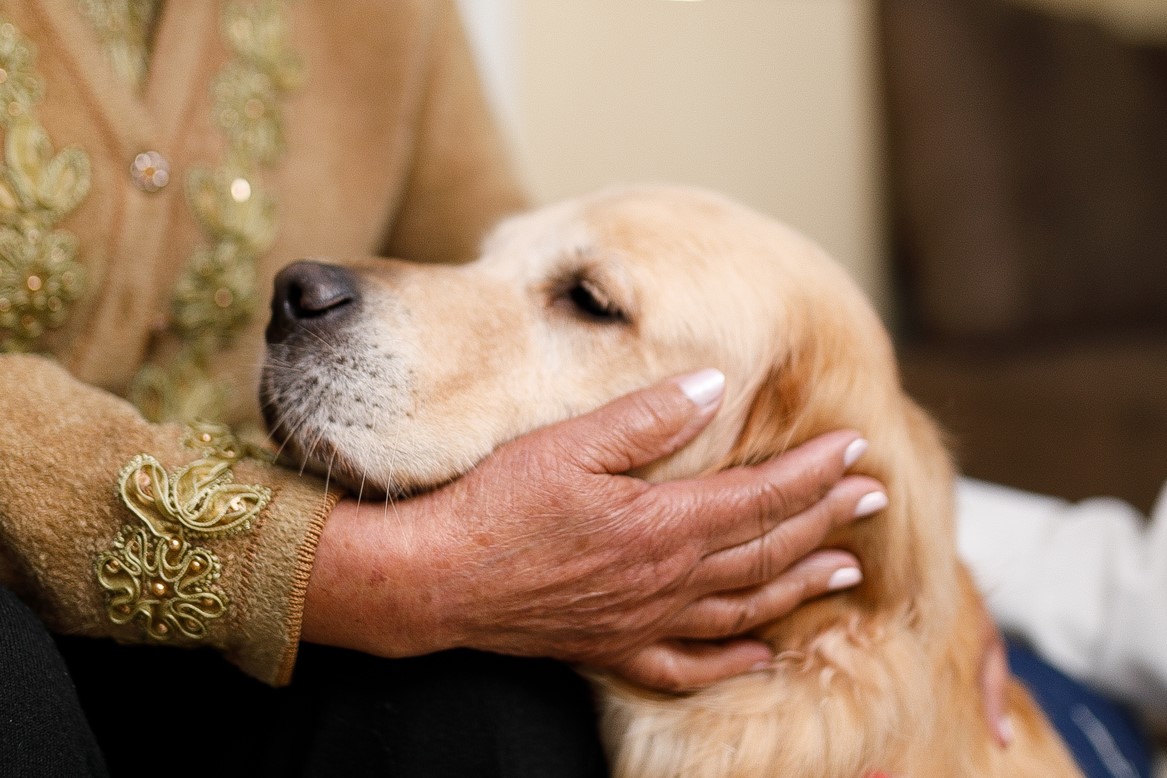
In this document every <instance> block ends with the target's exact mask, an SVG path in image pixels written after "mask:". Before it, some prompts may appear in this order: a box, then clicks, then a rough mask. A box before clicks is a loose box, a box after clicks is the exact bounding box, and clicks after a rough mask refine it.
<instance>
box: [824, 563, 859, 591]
mask: <svg viewBox="0 0 1167 778" xmlns="http://www.w3.org/2000/svg"><path fill="white" fill-rule="evenodd" d="M862 580H863V571H861V570H860V569H859V568H858V567H840V568H839V569H838V570H836V571H835V572H833V573H831V577H830V578H829V579H827V591H831V592H835V591H838V590H839V589H847V588H849V587H851V586H854V585H855V584H857V583H859V582H860V581H862Z"/></svg>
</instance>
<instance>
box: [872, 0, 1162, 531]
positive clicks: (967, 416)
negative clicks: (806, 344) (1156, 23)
mask: <svg viewBox="0 0 1167 778" xmlns="http://www.w3.org/2000/svg"><path fill="white" fill-rule="evenodd" d="M880 25H881V37H882V40H881V44H882V57H883V66H884V77H885V90H886V93H885V97H886V101H885V107H886V114H885V115H886V120H887V138H888V152H889V172H890V178H891V181H892V191H891V205H892V215H893V224H894V238H895V245H896V252H895V257H894V268H895V271H896V274H897V282H898V284H897V286H898V289H899V291H900V293H901V298H900V301H899V302H900V308H901V310H902V311H903V316H902V321H900V322H899V331H900V335H901V343H902V351H903V358H904V363H905V377H906V380H907V383H908V386H909V389H910V390H911V391H912V392H913V393H914V394H915V395H916V396H917V397H918V398H919V399H920V400H921V402H922V403H923V404H924V405H925V406H927V407H928V408H929V409H930V410H931V411H932V412H933V413H934V414H936V415H937V416H938V417H939V418H940V420H941V421H942V423H943V424H944V425H945V426H946V427H947V428H948V430H949V431H950V433H952V436H953V439H954V442H955V448H956V451H957V455H958V458H959V460H960V463H961V465H962V467H963V469H964V471H965V472H966V473H968V474H969V475H972V476H975V477H978V478H985V479H989V480H993V481H997V482H1001V483H1006V484H1010V485H1014V486H1018V487H1021V488H1026V489H1031V490H1035V491H1039V492H1045V493H1049V494H1056V495H1060V496H1064V497H1069V498H1081V497H1086V496H1090V495H1096V494H1108V495H1114V496H1118V497H1122V498H1124V499H1127V500H1130V501H1132V502H1134V503H1135V504H1136V505H1138V506H1140V507H1142V508H1144V509H1146V508H1148V507H1149V506H1150V504H1151V502H1152V501H1153V498H1154V497H1155V495H1156V493H1157V492H1158V490H1159V488H1160V486H1161V485H1162V484H1163V482H1164V481H1165V480H1167V40H1165V41H1163V42H1162V44H1161V45H1160V44H1157V43H1134V42H1130V41H1126V40H1123V39H1121V38H1119V37H1117V36H1116V35H1115V34H1114V33H1112V32H1110V31H1107V30H1105V29H1103V28H1102V27H1099V26H1096V25H1094V24H1091V23H1089V22H1081V21H1072V20H1067V19H1062V18H1059V17H1055V16H1050V15H1046V14H1045V13H1042V12H1039V11H1033V10H1031V9H1029V8H1027V7H1023V6H1021V5H1015V4H1014V3H1013V2H1010V0H881V3H880Z"/></svg>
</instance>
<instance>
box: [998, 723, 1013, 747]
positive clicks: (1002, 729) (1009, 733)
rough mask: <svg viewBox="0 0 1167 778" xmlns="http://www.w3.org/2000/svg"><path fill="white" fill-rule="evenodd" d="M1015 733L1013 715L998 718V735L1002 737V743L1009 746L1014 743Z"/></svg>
mask: <svg viewBox="0 0 1167 778" xmlns="http://www.w3.org/2000/svg"><path fill="white" fill-rule="evenodd" d="M1015 734H1016V733H1015V731H1014V729H1013V717H1012V716H1002V717H1001V718H999V719H997V737H998V738H1000V739H1001V743H1002V745H1005V746H1008V745H1009V744H1010V743H1012V742H1013V737H1014V735H1015Z"/></svg>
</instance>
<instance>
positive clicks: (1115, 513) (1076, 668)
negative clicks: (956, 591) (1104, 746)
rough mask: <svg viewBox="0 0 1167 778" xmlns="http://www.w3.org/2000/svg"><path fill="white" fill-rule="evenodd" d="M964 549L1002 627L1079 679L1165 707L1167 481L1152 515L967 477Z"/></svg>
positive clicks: (1159, 709) (962, 497)
mask: <svg viewBox="0 0 1167 778" xmlns="http://www.w3.org/2000/svg"><path fill="white" fill-rule="evenodd" d="M957 509H958V516H959V532H958V538H959V547H960V552H961V555H962V557H963V558H964V559H965V561H966V562H967V563H968V564H969V567H971V568H972V570H973V573H974V575H975V577H976V579H977V582H978V583H979V584H980V586H981V589H982V591H984V592H985V593H986V599H987V600H988V604H989V608H990V610H992V612H993V615H994V616H995V617H996V618H997V620H998V621H999V622H1000V624H1001V626H1002V628H1003V629H1004V630H1005V631H1007V632H1010V633H1013V634H1015V635H1018V636H1020V637H1022V638H1024V639H1025V640H1026V641H1027V642H1029V643H1031V644H1032V645H1033V646H1034V648H1036V649H1037V651H1038V652H1039V653H1041V654H1042V655H1043V656H1045V657H1046V658H1047V659H1049V660H1050V661H1051V662H1053V663H1054V664H1055V665H1057V666H1058V667H1060V668H1061V669H1063V670H1065V671H1066V672H1067V673H1069V674H1071V675H1073V676H1075V677H1077V678H1079V679H1080V680H1082V681H1084V682H1086V683H1088V684H1090V685H1092V686H1095V687H1097V688H1100V689H1102V690H1104V691H1106V692H1108V693H1110V694H1112V695H1115V696H1117V697H1119V698H1121V699H1123V700H1125V701H1126V702H1128V703H1131V704H1133V705H1135V706H1137V707H1138V708H1140V709H1141V710H1142V711H1143V712H1144V713H1148V714H1151V715H1153V716H1155V717H1157V718H1163V717H1167V489H1165V490H1164V492H1163V494H1162V495H1161V496H1160V498H1159V501H1158V504H1157V506H1156V507H1155V510H1154V512H1153V514H1152V516H1151V520H1150V522H1149V523H1148V521H1147V517H1145V516H1143V515H1142V514H1141V513H1140V512H1139V511H1137V510H1135V509H1134V508H1133V507H1131V506H1130V505H1128V504H1126V503H1124V502H1122V501H1121V500H1116V499H1113V498H1095V499H1091V500H1083V501H1082V502H1079V503H1070V502H1066V501H1064V500H1058V499H1054V498H1051V497H1043V496H1039V495H1035V494H1030V493H1027V492H1021V491H1018V490H1015V489H1009V488H1006V487H1003V486H997V485H993V484H986V483H982V482H979V481H972V480H963V481H961V483H960V485H959V488H958V489H957Z"/></svg>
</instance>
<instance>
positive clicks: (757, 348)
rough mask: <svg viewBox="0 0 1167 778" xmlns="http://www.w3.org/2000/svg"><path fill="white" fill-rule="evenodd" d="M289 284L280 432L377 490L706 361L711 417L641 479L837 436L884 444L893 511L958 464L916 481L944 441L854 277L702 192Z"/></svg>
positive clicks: (331, 270) (274, 355)
mask: <svg viewBox="0 0 1167 778" xmlns="http://www.w3.org/2000/svg"><path fill="white" fill-rule="evenodd" d="M276 287H277V288H276V296H275V300H274V302H273V316H272V322H271V324H270V326H269V329H268V357H267V363H266V365H265V367H264V373H263V379H262V390H261V392H262V402H263V407H264V409H265V413H266V415H267V418H268V421H269V424H270V426H271V428H272V431H273V434H274V435H275V436H276V437H277V438H278V439H280V440H281V441H282V442H283V443H284V445H285V446H286V448H287V449H288V451H289V453H291V454H293V455H294V456H298V457H301V458H305V459H307V460H310V461H311V462H314V463H315V464H316V465H317V466H318V467H320V468H321V469H327V470H329V471H331V473H332V475H333V476H334V477H336V478H339V479H340V480H342V481H344V482H345V483H347V484H349V485H350V486H352V487H357V488H364V489H365V490H366V491H368V490H377V491H383V492H387V493H390V494H393V493H409V492H412V491H416V490H419V489H424V488H427V487H430V486H433V485H436V484H440V483H442V482H444V481H447V480H449V479H452V478H454V477H456V476H458V475H459V474H461V473H463V472H465V471H466V470H468V469H469V468H471V467H472V466H473V465H474V464H475V463H477V462H478V461H479V460H481V459H482V458H483V457H485V456H486V455H487V454H489V453H490V452H491V451H492V450H493V449H494V448H496V447H497V446H498V445H500V444H501V443H503V442H505V441H507V440H510V439H512V438H515V437H517V436H519V435H521V434H523V433H525V432H528V431H530V430H532V429H534V428H536V427H540V426H543V425H546V424H549V423H552V422H555V421H558V420H561V419H564V418H567V417H569V416H573V415H577V414H580V413H583V412H585V411H588V410H590V409H592V408H595V407H597V406H599V405H601V404H603V403H605V402H607V401H608V400H611V399H613V398H615V397H617V396H619V395H621V394H623V393H626V392H628V391H631V390H633V389H636V388H638V387H642V386H645V385H647V384H650V383H652V382H654V381H656V380H658V379H662V378H665V377H667V376H671V375H676V374H679V373H683V372H687V371H691V370H695V369H698V368H702V367H717V368H720V369H721V370H722V371H723V372H724V373H725V374H726V377H727V389H726V396H725V400H724V403H723V406H722V408H721V410H720V412H719V413H718V415H717V418H716V419H715V420H714V421H713V422H712V423H711V424H710V426H709V427H708V428H707V429H706V430H705V431H704V432H703V433H702V434H701V435H700V436H699V437H698V438H697V440H696V441H694V443H693V444H691V445H689V446H688V447H686V448H685V449H684V450H682V451H681V452H679V453H678V454H676V455H675V456H673V457H671V458H669V459H667V460H664V461H662V462H660V463H658V464H656V465H655V466H653V467H651V468H649V469H648V470H647V471H646V472H645V473H643V475H645V477H648V478H652V479H663V478H670V477H677V476H690V475H694V474H697V473H700V472H704V471H708V470H711V469H716V468H721V467H725V466H729V465H733V464H738V463H744V462H754V461H758V460H761V459H764V458H766V457H769V456H772V455H774V454H776V453H779V452H780V451H782V450H784V449H786V448H788V447H790V446H793V445H795V444H797V443H799V442H801V441H803V440H805V439H807V438H809V437H812V436H813V435H816V434H818V433H820V432H823V431H826V430H828V429H835V428H840V427H854V428H856V429H858V430H860V431H862V432H863V433H864V434H865V435H866V436H867V437H868V438H869V439H870V440H871V441H872V443H873V446H872V449H871V453H869V455H868V456H867V457H865V463H866V470H867V471H868V472H870V473H871V474H873V475H875V476H877V477H879V478H881V479H883V480H884V481H885V483H887V484H888V486H889V489H890V490H891V494H892V496H893V507H892V509H890V510H891V511H894V510H895V498H896V497H897V496H899V497H900V498H904V497H907V495H906V494H904V493H903V491H901V492H900V493H899V494H898V495H897V491H896V490H897V489H900V490H908V489H911V488H919V487H918V486H914V485H912V484H910V483H907V482H906V481H907V480H913V479H914V480H916V481H919V480H920V478H921V477H923V478H924V480H925V481H926V480H928V479H929V478H930V479H931V480H935V479H937V478H940V479H942V478H944V475H945V472H946V471H944V470H943V465H941V466H940V467H941V469H940V470H936V471H935V472H932V473H930V474H921V473H916V471H917V470H918V468H919V467H920V460H923V459H926V458H928V457H935V458H937V459H938V460H939V461H943V459H944V456H943V453H942V451H941V450H940V449H939V444H938V443H937V441H936V439H935V435H934V434H933V433H932V430H931V426H930V425H929V424H927V422H926V421H924V420H923V419H922V417H921V416H920V414H919V413H918V411H916V410H915V407H914V406H912V404H911V403H910V401H908V400H907V399H906V398H905V397H904V396H903V393H902V391H901V390H900V386H899V379H898V376H897V371H896V367H895V362H894V355H893V350H892V347H891V344H890V341H889V339H888V337H887V336H886V333H885V332H884V329H883V327H882V326H881V324H880V322H879V320H878V317H877V316H876V315H875V313H874V312H873V311H872V309H871V307H870V305H869V304H868V303H867V301H866V300H865V299H864V297H863V295H862V294H861V293H860V292H859V290H858V289H857V288H856V286H855V284H854V283H853V282H852V281H851V280H850V279H849V278H848V276H847V275H846V273H845V272H843V271H842V270H841V268H839V267H838V266H837V265H836V264H835V263H834V262H833V261H831V260H830V258H828V257H827V256H826V255H825V253H824V252H823V251H822V250H821V249H819V248H818V247H817V246H816V245H815V244H813V243H812V242H810V241H809V240H807V239H806V238H804V237H802V236H801V235H799V234H798V233H796V232H794V231H793V230H791V229H789V228H787V227H784V226H783V225H780V224H778V223H776V222H774V221H772V220H770V219H767V218H765V217H763V216H761V215H759V214H757V213H755V212H753V211H751V210H749V209H746V208H744V207H742V206H740V205H737V204H734V203H732V202H730V201H728V200H726V199H724V198H722V197H719V196H716V195H713V194H710V193H707V192H702V191H698V190H693V189H683V188H647V187H641V188H630V189H618V190H609V191H605V192H601V193H599V194H596V195H592V196H589V197H585V198H582V199H577V200H572V201H568V202H565V203H561V204H557V205H553V206H550V207H546V208H543V209H541V210H537V211H535V212H532V213H529V214H526V215H522V216H518V217H515V218H513V219H510V220H508V221H506V222H504V223H503V224H501V225H500V226H499V227H498V228H497V229H496V231H495V232H494V233H493V235H491V236H490V237H489V238H488V240H487V241H486V243H485V246H484V250H483V254H482V256H481V257H480V258H479V259H478V260H477V261H475V262H473V263H471V264H468V265H463V266H457V267H451V266H421V265H415V264H408V263H403V262H397V261H389V260H383V259H375V260H364V261H358V262H351V263H345V264H344V265H325V264H320V263H297V264H296V265H293V266H291V267H290V268H288V269H286V270H285V271H284V272H283V273H281V275H280V277H279V278H278V279H277V283H276ZM917 476H919V477H917ZM925 476H926V477H925ZM905 479H906V480H905Z"/></svg>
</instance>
